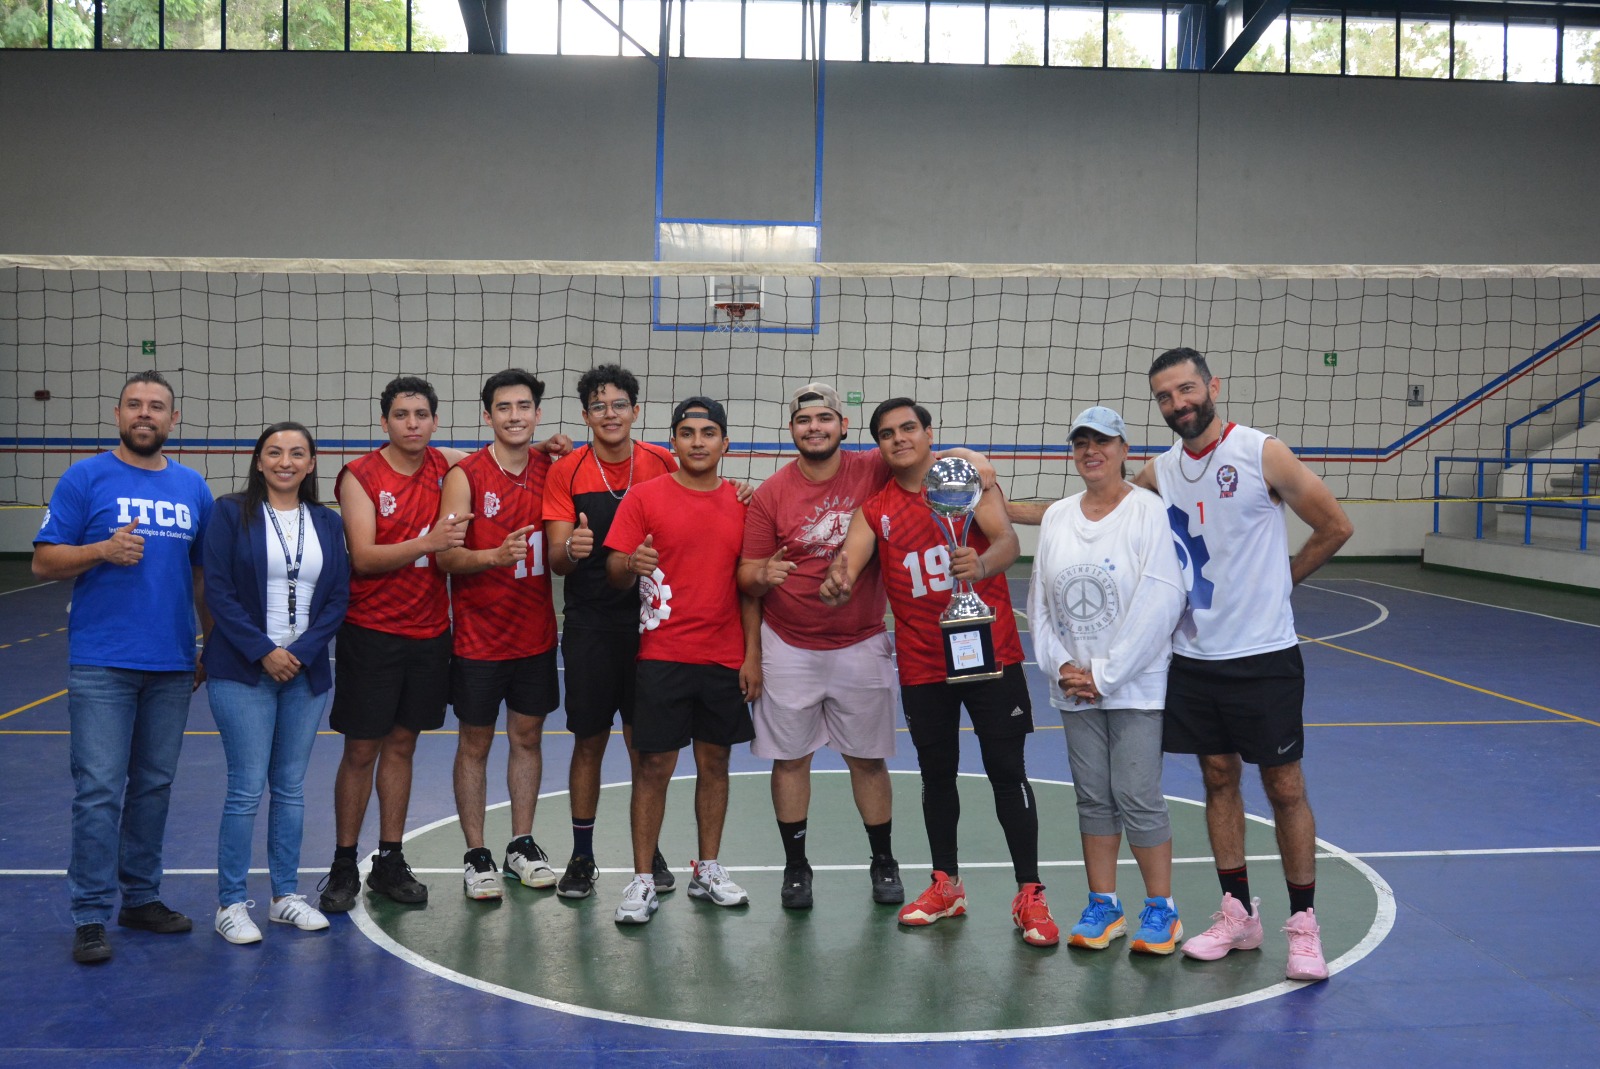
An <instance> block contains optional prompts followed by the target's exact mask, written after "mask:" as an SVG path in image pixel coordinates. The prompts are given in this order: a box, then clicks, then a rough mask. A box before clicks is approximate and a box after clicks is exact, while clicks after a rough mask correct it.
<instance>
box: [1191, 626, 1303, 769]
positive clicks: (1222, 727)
mask: <svg viewBox="0 0 1600 1069" xmlns="http://www.w3.org/2000/svg"><path fill="white" fill-rule="evenodd" d="M1305 697H1306V670H1305V662H1303V661H1302V660H1301V659H1300V647H1299V646H1290V647H1289V648H1288V649H1284V650H1274V651H1272V652H1271V653H1257V654H1253V655H1252V656H1249V657H1235V658H1232V659H1231V660H1226V661H1200V660H1196V659H1194V658H1192V657H1182V656H1179V655H1177V654H1174V655H1173V657H1172V667H1171V668H1170V669H1168V671H1167V712H1166V716H1165V717H1164V718H1163V721H1162V729H1161V748H1162V749H1163V750H1165V751H1166V752H1167V753H1192V754H1231V753H1236V754H1238V755H1239V756H1240V757H1242V758H1244V759H1245V760H1246V761H1248V762H1250V763H1251V764H1253V765H1266V766H1269V767H1270V766H1272V765H1287V764H1292V763H1293V762H1295V761H1298V760H1300V759H1301V758H1302V757H1304V756H1305V743H1306V729H1305V720H1304V717H1303V709H1302V707H1303V706H1304V704H1305Z"/></svg>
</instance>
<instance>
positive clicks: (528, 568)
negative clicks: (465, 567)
mask: <svg viewBox="0 0 1600 1069" xmlns="http://www.w3.org/2000/svg"><path fill="white" fill-rule="evenodd" d="M490 448H491V447H488V446H485V447H484V448H483V449H480V450H478V452H476V453H473V454H472V455H471V456H469V457H467V458H466V459H465V460H463V461H461V463H460V464H458V465H456V466H457V467H458V468H459V469H460V470H461V471H462V473H463V474H465V475H466V477H467V485H468V487H469V488H470V490H469V493H470V496H469V497H468V500H469V501H470V502H471V505H470V508H471V510H472V513H473V519H472V522H471V523H470V524H468V525H467V540H466V543H465V548H466V549H493V548H494V547H495V546H498V545H500V543H502V542H504V541H505V540H506V536H507V535H509V534H510V533H511V532H513V531H516V530H519V529H521V528H523V527H528V526H530V525H531V526H532V527H533V530H532V531H530V532H529V534H528V555H527V556H526V557H524V558H523V559H522V560H520V561H518V562H517V564H516V566H515V567H514V568H489V569H486V570H484V571H481V572H477V573H475V574H473V575H457V576H455V577H453V579H452V581H451V583H450V604H451V608H452V609H453V611H454V616H455V652H456V656H458V657H466V658H469V659H471V660H475V661H509V660H517V659H521V658H524V657H532V656H534V655H536V654H541V653H546V652H548V651H550V650H553V649H555V645H556V616H555V608H554V605H553V601H552V597H551V587H550V573H549V570H548V568H547V567H546V565H545V545H544V529H543V527H542V525H541V524H540V522H539V521H540V515H541V513H542V511H543V505H544V486H545V479H546V477H547V476H548V475H549V473H550V458H549V457H547V456H545V455H544V454H543V453H540V452H537V451H530V452H529V454H528V466H527V467H526V468H524V469H523V470H522V475H521V477H520V478H517V479H513V478H511V477H510V476H508V475H507V474H506V473H505V472H504V471H502V470H501V469H500V465H499V464H498V463H496V461H495V458H494V456H493V454H492V453H490V451H489V450H490Z"/></svg>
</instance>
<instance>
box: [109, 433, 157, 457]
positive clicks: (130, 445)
mask: <svg viewBox="0 0 1600 1069" xmlns="http://www.w3.org/2000/svg"><path fill="white" fill-rule="evenodd" d="M149 430H150V434H151V438H150V441H149V442H147V443H144V444H140V443H139V442H136V441H135V440H134V438H133V432H132V430H126V431H119V432H118V437H120V438H121V439H122V445H123V448H125V449H127V450H128V452H130V453H133V454H134V455H135V456H141V457H153V456H155V455H156V454H157V453H159V452H161V447H162V446H164V445H166V444H167V436H166V435H165V434H162V433H161V432H160V431H158V430H156V429H155V428H154V427H151V428H150V429H149Z"/></svg>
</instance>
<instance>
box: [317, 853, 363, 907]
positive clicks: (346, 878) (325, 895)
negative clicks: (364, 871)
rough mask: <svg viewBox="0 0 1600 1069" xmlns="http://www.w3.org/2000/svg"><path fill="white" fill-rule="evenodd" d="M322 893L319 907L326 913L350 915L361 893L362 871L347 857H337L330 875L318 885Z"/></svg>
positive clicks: (329, 871) (329, 872)
mask: <svg viewBox="0 0 1600 1069" xmlns="http://www.w3.org/2000/svg"><path fill="white" fill-rule="evenodd" d="M317 890H318V891H321V892H322V897H321V898H320V899H319V900H318V903H317V904H318V905H320V906H321V907H322V912H324V913H349V912H350V910H351V909H352V908H354V906H355V904H356V895H358V894H360V893H361V870H360V869H359V868H357V867H356V863H355V862H354V861H352V860H351V859H350V858H347V857H336V858H334V859H333V865H332V867H331V868H329V869H328V874H327V875H326V876H324V877H323V878H322V882H321V883H319V884H317Z"/></svg>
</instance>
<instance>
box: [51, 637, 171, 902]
mask: <svg viewBox="0 0 1600 1069" xmlns="http://www.w3.org/2000/svg"><path fill="white" fill-rule="evenodd" d="M193 690H194V673H193V672H142V671H137V670H134V669H127V668H103V667H100V666H97V665H83V664H75V665H72V666H70V667H69V668H68V669H67V715H68V717H69V719H70V720H71V723H72V740H71V746H70V751H71V761H72V783H73V787H74V793H73V798H72V858H71V860H70V861H69V862H68V863H67V887H68V889H69V891H70V892H71V894H72V923H73V924H74V925H82V924H105V923H106V922H108V921H109V920H110V919H111V906H112V903H113V901H114V899H115V896H116V893H117V889H118V886H119V885H120V887H121V891H122V905H123V908H124V909H127V908H131V907H134V906H142V905H145V904H146V903H148V902H154V901H155V900H156V899H158V898H160V897H161V845H162V840H163V839H164V838H165V837H166V831H167V804H168V802H169V801H170V800H171V798H172V777H173V775H174V773H175V772H176V771H177V768H178V753H179V751H180V750H182V748H183V729H184V725H185V724H187V723H188V720H189V696H190V694H191V693H192V692H193Z"/></svg>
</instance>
